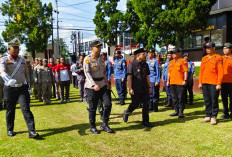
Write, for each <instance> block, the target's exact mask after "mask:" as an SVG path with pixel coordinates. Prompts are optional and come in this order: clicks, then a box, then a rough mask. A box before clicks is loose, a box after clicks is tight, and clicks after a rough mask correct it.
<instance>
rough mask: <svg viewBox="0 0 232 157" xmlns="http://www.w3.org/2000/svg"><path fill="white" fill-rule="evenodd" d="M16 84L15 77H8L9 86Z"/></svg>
mask: <svg viewBox="0 0 232 157" xmlns="http://www.w3.org/2000/svg"><path fill="white" fill-rule="evenodd" d="M15 84H16V80H15V79H10V80H9V81H8V85H10V86H13V85H15Z"/></svg>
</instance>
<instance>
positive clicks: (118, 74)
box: [114, 58, 127, 79]
mask: <svg viewBox="0 0 232 157" xmlns="http://www.w3.org/2000/svg"><path fill="white" fill-rule="evenodd" d="M114 61H115V64H114V79H122V78H124V79H125V78H126V71H127V67H126V60H125V59H124V58H120V59H115V60H114Z"/></svg>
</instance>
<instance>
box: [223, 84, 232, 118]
mask: <svg viewBox="0 0 232 157" xmlns="http://www.w3.org/2000/svg"><path fill="white" fill-rule="evenodd" d="M221 96H222V103H223V113H224V114H225V115H229V112H230V114H231V115H232V83H222V89H221ZM228 97H229V99H230V104H229V108H228Z"/></svg>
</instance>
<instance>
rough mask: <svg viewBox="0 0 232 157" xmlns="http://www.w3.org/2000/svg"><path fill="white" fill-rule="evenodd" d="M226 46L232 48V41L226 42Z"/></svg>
mask: <svg viewBox="0 0 232 157" xmlns="http://www.w3.org/2000/svg"><path fill="white" fill-rule="evenodd" d="M224 47H227V48H229V49H231V48H232V44H231V43H225V44H224Z"/></svg>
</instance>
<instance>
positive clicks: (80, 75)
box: [76, 55, 87, 102]
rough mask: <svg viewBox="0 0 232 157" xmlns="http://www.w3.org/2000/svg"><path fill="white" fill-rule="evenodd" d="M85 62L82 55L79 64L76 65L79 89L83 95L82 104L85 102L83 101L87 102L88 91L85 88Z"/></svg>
mask: <svg viewBox="0 0 232 157" xmlns="http://www.w3.org/2000/svg"><path fill="white" fill-rule="evenodd" d="M83 61H84V56H83V55H81V56H80V58H79V62H77V63H76V73H77V82H78V87H79V90H80V95H81V99H80V102H83V101H84V102H86V99H87V95H86V91H85V88H84V85H85V74H84V68H83Z"/></svg>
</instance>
